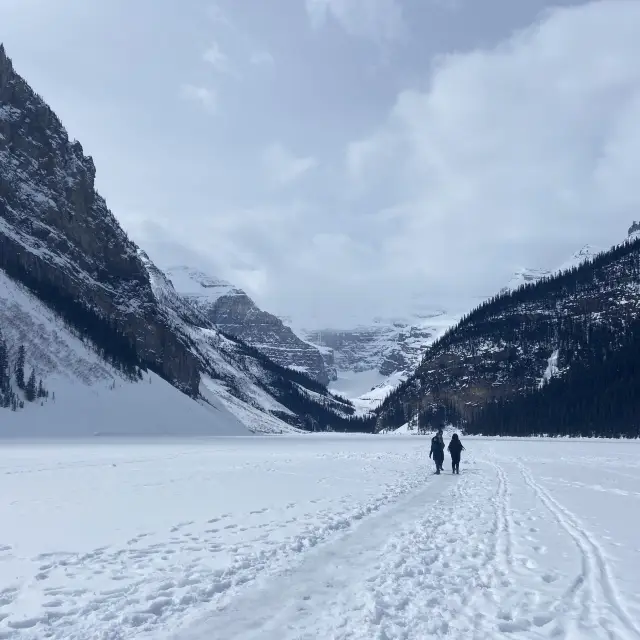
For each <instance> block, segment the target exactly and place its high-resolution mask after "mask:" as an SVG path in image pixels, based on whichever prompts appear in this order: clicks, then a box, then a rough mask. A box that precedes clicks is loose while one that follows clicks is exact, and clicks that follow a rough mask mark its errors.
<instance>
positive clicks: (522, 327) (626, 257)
mask: <svg viewBox="0 0 640 640" xmlns="http://www.w3.org/2000/svg"><path fill="white" fill-rule="evenodd" d="M639 315H640V239H637V238H636V237H635V236H634V235H630V237H629V239H628V240H627V241H625V243H623V244H622V245H619V246H616V247H614V248H613V249H611V250H609V251H606V252H603V253H601V254H598V255H597V256H596V257H595V258H593V259H587V261H585V262H582V263H581V264H580V265H579V266H574V267H572V268H571V269H569V270H567V271H565V272H563V273H561V274H559V275H554V276H551V277H548V278H543V279H542V280H539V281H537V282H534V283H530V284H525V285H523V286H521V287H520V288H518V289H517V290H515V291H503V292H502V293H500V294H498V295H497V296H495V297H494V298H492V299H490V300H489V301H487V302H485V303H483V304H482V305H480V306H479V307H478V308H476V309H475V310H474V311H472V312H471V313H470V314H468V315H467V316H465V317H464V318H463V319H462V320H461V321H460V323H459V324H458V325H456V326H455V327H454V328H452V329H451V330H450V331H448V332H447V333H446V334H445V335H444V336H443V337H442V338H440V339H439V340H438V341H436V342H435V343H434V344H433V345H432V346H431V347H429V349H427V351H426V353H425V356H424V359H423V360H422V362H421V364H420V366H419V367H418V369H417V370H416V372H415V374H414V375H413V376H412V377H411V378H410V379H408V380H407V381H406V382H405V383H403V384H401V385H400V386H399V387H398V389H397V390H396V391H395V392H394V393H392V394H391V395H390V396H389V397H388V398H387V400H386V401H385V402H384V403H383V404H382V406H381V407H380V410H379V415H378V428H389V427H394V426H400V425H402V424H404V423H406V422H407V421H408V420H409V419H410V418H414V417H415V416H419V419H420V420H421V421H422V422H423V423H430V424H433V423H436V422H438V423H441V422H443V421H447V420H452V421H457V422H462V423H463V422H465V421H468V420H470V419H472V418H473V416H474V415H476V413H477V411H478V410H479V409H480V408H482V407H483V406H485V405H486V404H487V403H488V402H492V401H498V400H505V399H509V398H511V397H514V396H517V395H519V394H523V393H525V392H527V391H528V390H533V389H538V388H540V386H541V382H544V381H548V380H549V379H550V378H551V377H553V376H558V375H560V376H561V375H563V374H564V373H565V372H566V371H567V370H568V369H569V368H570V367H571V365H572V363H574V362H577V361H580V359H581V358H582V357H583V354H584V353H587V352H588V351H589V343H590V340H591V339H592V338H593V336H595V335H596V334H597V335H598V336H599V339H600V340H601V341H602V344H607V345H612V346H615V345H616V344H617V342H618V340H619V339H620V336H622V335H623V334H624V328H625V326H627V325H628V324H629V323H630V322H631V321H634V320H635V319H636V318H637V317H638V316H639Z"/></svg>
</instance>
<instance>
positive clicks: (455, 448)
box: [447, 433, 464, 475]
mask: <svg viewBox="0 0 640 640" xmlns="http://www.w3.org/2000/svg"><path fill="white" fill-rule="evenodd" d="M447 448H448V449H449V453H450V454H451V467H452V471H453V473H457V474H458V475H460V454H461V453H462V452H463V451H464V447H463V446H462V442H460V438H459V437H458V434H457V433H454V434H453V435H452V436H451V442H450V443H449V446H448V447H447Z"/></svg>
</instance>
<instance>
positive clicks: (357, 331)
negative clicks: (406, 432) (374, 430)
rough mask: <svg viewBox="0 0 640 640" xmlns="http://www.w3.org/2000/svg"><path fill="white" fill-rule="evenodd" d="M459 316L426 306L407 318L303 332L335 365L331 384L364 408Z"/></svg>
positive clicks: (386, 390) (372, 405)
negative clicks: (429, 310)
mask: <svg viewBox="0 0 640 640" xmlns="http://www.w3.org/2000/svg"><path fill="white" fill-rule="evenodd" d="M456 320H457V317H456V316H451V315H448V314H447V313H445V312H443V311H433V312H428V311H427V312H425V311H422V312H420V313H415V314H413V315H411V316H409V317H406V318H389V319H384V318H376V319H375V320H374V322H373V323H372V324H371V325H368V326H362V325H361V326H356V327H355V328H351V329H320V330H303V331H304V333H303V335H304V337H305V339H306V340H308V341H309V342H311V343H313V344H316V345H319V346H320V347H322V348H323V351H324V354H325V357H326V358H327V359H328V360H329V361H330V363H331V364H332V365H333V366H334V367H335V370H336V379H335V380H334V381H332V382H331V383H330V384H329V387H330V388H331V389H332V390H333V391H336V392H337V393H340V394H341V395H343V396H344V397H346V398H349V399H350V400H351V401H352V402H353V403H354V405H355V406H356V408H358V409H359V410H360V411H361V412H362V413H364V412H368V411H371V410H372V409H375V408H376V407H377V406H378V405H379V404H380V402H381V401H382V400H383V399H384V398H385V397H386V396H387V395H388V394H389V393H390V392H391V391H392V390H393V389H394V388H395V387H396V386H397V385H398V384H400V383H401V382H402V381H403V380H405V379H406V378H407V377H408V376H409V375H410V374H411V373H412V372H413V371H414V370H415V368H416V367H417V366H418V364H419V363H420V360H421V358H422V354H423V353H424V351H425V349H426V348H427V346H428V345H430V344H431V343H432V342H433V341H434V340H436V339H437V338H438V337H439V336H440V335H442V334H443V333H444V332H445V331H446V330H447V329H448V328H449V327H451V326H452V325H453V324H455V322H456Z"/></svg>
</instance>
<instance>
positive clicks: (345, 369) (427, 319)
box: [304, 224, 640, 413]
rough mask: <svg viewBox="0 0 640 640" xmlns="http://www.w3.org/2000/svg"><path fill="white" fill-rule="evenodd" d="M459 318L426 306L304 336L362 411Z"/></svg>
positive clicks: (587, 250) (510, 287)
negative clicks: (327, 355)
mask: <svg viewBox="0 0 640 640" xmlns="http://www.w3.org/2000/svg"><path fill="white" fill-rule="evenodd" d="M632 233H636V234H639V235H640V224H638V225H637V228H632V229H630V230H629V237H631V234H632ZM598 253H600V250H599V249H598V248H597V247H594V246H592V245H585V246H584V247H582V248H581V249H580V250H579V251H576V252H575V253H574V254H573V255H572V256H571V257H570V258H569V259H568V260H566V261H565V262H563V263H562V264H561V265H560V266H559V267H558V268H557V269H553V270H548V269H527V268H523V269H519V270H518V271H517V272H516V273H515V274H514V275H513V277H512V278H511V280H510V281H509V282H508V284H507V286H506V287H504V288H503V289H502V291H501V293H504V292H507V291H515V290H516V289H518V288H519V287H521V286H523V285H525V284H531V283H535V282H537V281H539V280H541V279H542V278H548V277H551V276H552V275H554V274H555V273H559V272H561V271H565V270H567V269H571V268H573V267H577V266H579V265H581V264H582V263H583V262H585V261H587V260H591V259H592V258H594V257H595V256H596V255H598ZM415 303H416V304H418V303H419V301H415ZM459 320H460V316H459V315H458V316H454V315H451V314H447V313H445V312H440V313H438V314H436V313H429V312H428V311H425V310H422V312H421V313H414V314H413V315H410V316H409V317H407V318H403V319H395V320H394V319H387V320H385V319H377V320H375V321H374V322H373V323H372V324H371V325H370V326H359V327H356V328H354V329H345V330H337V329H324V330H314V331H306V332H305V334H304V335H305V337H306V338H307V339H308V340H310V341H311V342H312V343H316V344H319V345H322V346H324V347H325V348H330V349H331V351H332V354H331V357H332V359H333V363H334V364H335V367H336V380H335V381H333V382H331V383H330V384H329V388H330V389H332V390H333V391H336V392H337V393H340V394H341V395H343V396H344V397H346V398H348V399H349V400H351V401H352V402H353V404H354V406H356V408H357V409H358V411H359V412H360V413H367V412H369V411H371V410H373V409H375V408H377V407H378V406H379V405H380V404H381V402H382V401H383V400H384V399H385V398H386V397H387V396H388V395H389V393H391V392H392V391H393V390H394V389H395V388H396V387H397V386H398V385H399V384H400V383H402V382H404V381H405V380H407V379H408V377H409V376H410V375H411V374H412V373H413V372H414V371H415V369H416V367H417V366H418V364H419V363H420V360H421V359H422V355H423V354H424V352H425V350H426V349H427V347H428V346H430V345H431V344H433V343H434V342H435V341H436V340H437V339H438V338H439V337H440V336H442V335H443V334H444V333H445V332H446V330H447V329H450V328H451V327H453V326H454V325H455V324H456V323H457V322H458V321H459ZM368 381H372V382H371V386H370V387H368V388H366V389H364V388H362V385H363V384H365V385H367V384H369V382H368Z"/></svg>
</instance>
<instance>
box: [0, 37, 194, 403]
mask: <svg viewBox="0 0 640 640" xmlns="http://www.w3.org/2000/svg"><path fill="white" fill-rule="evenodd" d="M0 105H2V106H1V107H0V268H2V269H3V270H4V271H5V272H7V273H8V274H9V275H10V276H12V277H14V278H16V279H18V280H19V281H21V282H23V283H24V284H26V285H27V286H28V287H29V288H30V289H31V290H32V291H34V292H36V293H37V294H38V295H39V296H41V297H42V296H46V297H48V298H50V299H51V300H53V299H56V300H57V301H58V304H59V306H60V308H63V307H64V308H65V309H67V310H68V312H70V313H76V314H83V315H87V324H91V330H92V331H93V332H94V333H96V334H98V333H100V334H101V335H102V336H104V337H106V335H107V333H110V334H111V335H109V340H108V341H107V340H105V343H106V342H110V343H111V346H108V345H107V344H105V347H106V348H116V349H118V351H119V352H120V354H121V356H122V357H124V354H125V352H127V357H129V358H130V359H131V360H132V361H136V360H137V361H139V363H140V364H142V365H143V366H145V367H149V368H150V369H151V370H152V371H156V372H157V373H158V374H159V375H161V376H162V377H164V378H166V379H167V380H168V381H170V382H171V383H172V384H175V385H176V386H178V387H179V388H180V389H182V390H183V391H184V392H186V393H188V394H189V395H192V396H195V395H197V393H198V386H199V378H200V376H199V372H198V363H197V360H196V358H195V357H194V356H193V354H191V353H190V351H189V349H188V347H187V345H186V344H184V343H183V341H182V340H181V339H180V337H179V336H177V335H175V334H173V333H172V332H171V330H170V329H169V327H168V326H167V324H166V322H165V320H164V318H163V317H162V314H161V313H160V312H159V310H158V308H157V306H156V305H155V303H154V300H153V293H152V291H151V286H150V282H149V278H148V275H147V272H146V270H145V268H144V266H143V264H142V263H141V261H140V259H139V258H138V255H137V247H136V246H135V244H134V243H133V242H131V241H130V240H129V239H128V238H127V236H126V234H125V233H124V232H123V231H122V229H121V228H120V226H119V225H118V223H117V221H116V220H115V218H114V216H113V214H112V213H111V212H110V211H109V209H108V208H107V205H106V203H105V201H104V199H103V198H102V197H101V196H100V195H99V194H98V193H97V192H96V191H95V186H94V180H95V166H94V163H93V160H92V159H91V157H89V156H85V155H84V153H83V150H82V146H81V145H80V143H79V142H71V141H70V140H69V137H68V135H67V133H66V131H65V129H64V128H63V126H62V123H61V122H60V120H59V119H58V117H57V116H56V115H55V114H54V113H53V111H51V109H50V108H49V107H48V106H47V105H46V104H45V103H44V102H43V101H42V99H41V98H40V97H39V96H37V95H36V94H35V93H34V92H33V91H32V89H31V88H30V87H29V86H28V85H27V83H26V82H25V81H24V80H23V79H22V78H21V77H20V76H18V75H17V74H16V73H15V72H14V70H13V65H12V63H11V61H10V60H9V59H8V58H7V56H6V53H5V50H4V47H2V46H1V45H0ZM86 329H87V330H88V329H89V327H86Z"/></svg>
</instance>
